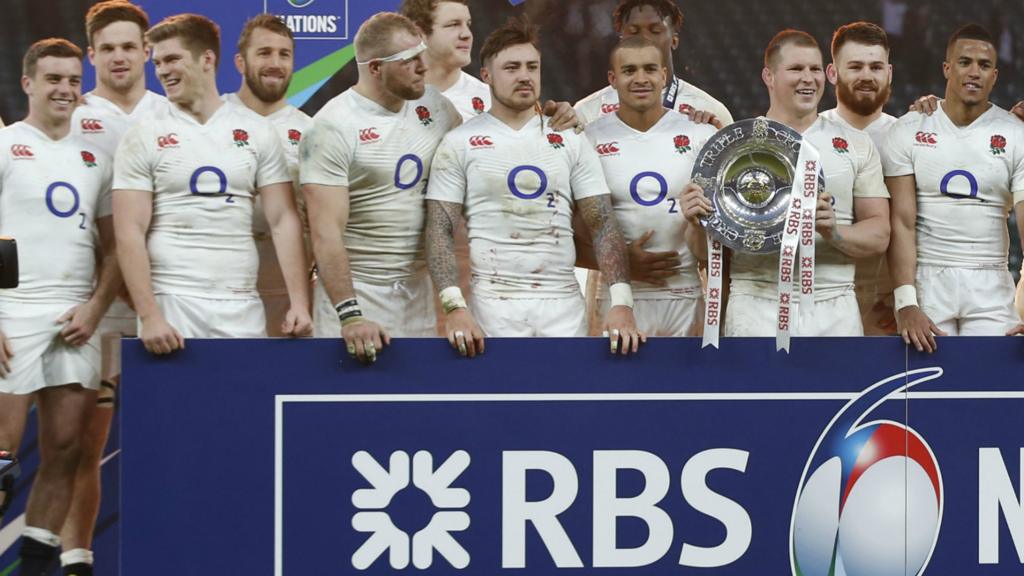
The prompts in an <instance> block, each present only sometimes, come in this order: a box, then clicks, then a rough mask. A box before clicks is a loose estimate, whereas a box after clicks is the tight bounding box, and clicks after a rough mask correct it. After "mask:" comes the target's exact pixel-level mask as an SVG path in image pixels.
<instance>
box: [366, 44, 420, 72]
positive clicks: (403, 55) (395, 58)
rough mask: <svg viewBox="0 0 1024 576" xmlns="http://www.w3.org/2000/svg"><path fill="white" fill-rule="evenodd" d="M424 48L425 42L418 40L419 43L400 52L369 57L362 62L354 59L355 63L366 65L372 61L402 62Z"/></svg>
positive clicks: (416, 54)
mask: <svg viewBox="0 0 1024 576" xmlns="http://www.w3.org/2000/svg"><path fill="white" fill-rule="evenodd" d="M426 49H427V45H426V43H425V42H423V41H422V40H420V43H419V44H417V45H416V46H413V47H412V48H406V49H405V50H402V51H401V52H398V53H396V54H392V55H391V56H385V57H383V58H370V59H369V60H364V61H362V62H360V61H359V60H356V64H358V65H359V66H366V65H367V64H372V63H374V62H404V61H406V60H411V59H413V58H415V57H416V56H419V54H420V53H421V52H423V51H424V50H426Z"/></svg>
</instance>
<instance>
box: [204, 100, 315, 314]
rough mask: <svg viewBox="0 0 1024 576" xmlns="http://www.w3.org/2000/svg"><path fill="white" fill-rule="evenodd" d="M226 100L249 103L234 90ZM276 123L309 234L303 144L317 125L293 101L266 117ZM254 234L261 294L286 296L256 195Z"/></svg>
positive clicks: (298, 204) (265, 221)
mask: <svg viewBox="0 0 1024 576" xmlns="http://www.w3.org/2000/svg"><path fill="white" fill-rule="evenodd" d="M224 99H225V100H226V101H228V102H232V103H234V104H237V105H239V106H245V103H244V102H242V99H241V98H239V97H238V94H236V93H234V92H232V93H231V94H226V95H225V96H224ZM264 118H266V119H267V121H269V122H270V123H271V124H272V125H273V126H274V131H275V132H276V133H277V137H278V140H280V142H281V147H282V148H284V157H285V162H286V163H287V164H288V173H289V174H290V175H291V177H292V190H293V191H294V192H295V204H296V206H298V207H299V217H300V218H301V220H302V229H303V230H304V231H305V232H306V233H305V234H304V236H307V237H308V236H309V234H308V232H309V221H308V219H307V218H306V210H305V204H304V203H303V202H302V194H301V192H300V188H299V143H300V142H301V141H302V135H303V134H305V133H306V131H307V130H309V127H310V126H312V125H313V119H312V118H310V117H309V116H308V115H307V114H306V113H305V112H303V111H302V110H299V109H298V108H296V107H295V106H292V105H290V104H288V105H286V106H285V107H284V108H281V109H279V110H277V111H275V112H274V113H273V114H270V115H269V116H264ZM252 233H253V237H254V238H255V240H256V252H257V253H258V254H259V259H260V272H259V280H258V282H257V285H258V287H259V290H260V294H265V295H266V294H273V295H286V294H288V287H287V286H286V285H285V283H284V276H283V275H282V274H281V266H280V264H279V263H278V261H277V251H276V250H275V249H274V238H273V236H272V234H271V230H270V224H269V223H268V222H267V217H266V215H265V214H264V213H263V202H262V201H261V200H260V198H259V197H257V198H256V204H255V205H254V214H253V219H252Z"/></svg>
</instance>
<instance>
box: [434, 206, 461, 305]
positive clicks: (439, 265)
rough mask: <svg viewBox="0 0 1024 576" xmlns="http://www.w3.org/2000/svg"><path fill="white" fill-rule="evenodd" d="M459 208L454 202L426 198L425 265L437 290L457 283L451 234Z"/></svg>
mask: <svg viewBox="0 0 1024 576" xmlns="http://www.w3.org/2000/svg"><path fill="white" fill-rule="evenodd" d="M461 210H462V206H461V205H460V204H456V203H454V202H441V201H438V200H427V266H428V267H429V268H430V277H431V278H432V279H433V280H434V288H435V289H437V290H438V291H441V290H444V289H445V288H448V287H449V286H458V285H459V268H458V265H457V264H456V262H455V240H454V238H453V234H454V229H455V219H456V217H457V216H458V213H459V212H460V211H461Z"/></svg>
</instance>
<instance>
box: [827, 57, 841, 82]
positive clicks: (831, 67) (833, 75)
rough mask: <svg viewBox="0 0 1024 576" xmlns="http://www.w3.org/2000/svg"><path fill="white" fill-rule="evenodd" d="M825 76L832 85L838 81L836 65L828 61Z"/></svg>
mask: <svg viewBox="0 0 1024 576" xmlns="http://www.w3.org/2000/svg"><path fill="white" fill-rule="evenodd" d="M825 77H826V78H828V81H829V82H831V83H832V85H833V86H835V85H836V83H837V82H839V72H837V71H836V65H835V64H833V63H831V62H829V64H828V66H826V67H825Z"/></svg>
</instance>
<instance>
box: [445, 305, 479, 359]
mask: <svg viewBox="0 0 1024 576" xmlns="http://www.w3.org/2000/svg"><path fill="white" fill-rule="evenodd" d="M444 325H445V333H446V334H448V343H449V344H451V345H452V348H455V349H456V350H458V351H459V355H460V356H465V357H467V358H474V357H476V355H477V354H483V353H484V331H483V330H481V329H480V326H479V325H478V324H477V323H476V320H475V319H473V315H472V314H470V313H469V310H467V309H465V308H456V309H455V310H452V311H451V312H449V313H448V316H447V318H445V321H444Z"/></svg>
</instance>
